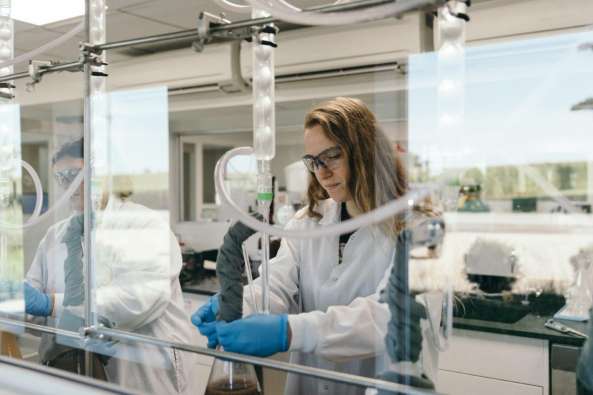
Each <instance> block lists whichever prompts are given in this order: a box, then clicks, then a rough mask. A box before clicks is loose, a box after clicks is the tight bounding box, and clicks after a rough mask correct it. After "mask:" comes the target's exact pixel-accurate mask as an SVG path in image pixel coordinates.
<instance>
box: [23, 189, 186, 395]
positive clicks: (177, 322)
mask: <svg viewBox="0 0 593 395" xmlns="http://www.w3.org/2000/svg"><path fill="white" fill-rule="evenodd" d="M96 214H97V220H96V224H97V225H96V227H95V245H94V250H93V256H94V258H95V259H94V266H95V273H96V284H97V286H96V291H95V301H96V311H97V313H98V314H99V315H100V316H102V317H104V318H106V319H107V320H109V321H110V323H111V325H112V326H113V327H114V328H116V329H120V330H126V331H130V332H134V333H138V334H142V335H147V336H153V337H157V338H159V339H164V340H170V341H176V342H181V343H187V344H195V341H196V336H197V332H196V331H195V330H194V329H193V327H192V325H191V322H190V320H189V317H188V315H187V314H186V312H185V310H184V307H183V298H182V293H181V287H180V285H179V280H178V276H179V271H180V270H181V262H182V261H181V252H180V249H179V245H178V243H177V240H176V239H175V236H174V235H173V234H172V233H171V231H170V230H169V226H168V224H167V223H166V222H165V221H163V220H162V219H161V218H160V217H159V216H158V214H157V213H156V212H154V211H151V210H149V209H147V208H146V207H143V206H141V205H138V204H135V203H132V202H129V201H126V202H124V201H122V200H120V199H117V198H114V197H112V198H111V199H110V200H109V203H108V205H107V207H106V209H105V210H104V211H101V212H97V213H96ZM69 220H70V218H68V219H66V220H64V221H62V222H60V223H57V224H56V225H54V226H52V227H51V228H50V229H49V230H48V232H47V234H46V235H45V237H44V238H43V240H42V241H41V243H40V245H39V249H38V251H37V253H36V255H35V258H34V260H33V263H32V265H31V267H30V269H29V271H28V273H27V280H28V281H29V282H30V283H31V284H32V285H33V286H35V287H37V288H39V289H41V290H43V291H44V292H51V293H55V294H56V301H55V315H56V318H55V321H56V322H57V321H58V320H59V317H60V315H61V314H62V312H63V307H62V301H63V292H64V274H63V263H64V260H65V258H66V255H67V250H66V246H65V244H64V243H62V242H61V240H62V238H63V236H64V233H65V232H66V229H67V227H68V223H69ZM75 313H76V312H75ZM50 321H51V319H50V320H48V324H51V322H50ZM115 350H116V354H115V355H114V358H112V359H111V360H110V362H109V363H108V365H107V369H106V370H107V375H108V378H109V381H111V382H115V383H118V384H120V385H122V386H124V387H126V388H130V389H134V390H139V391H141V392H142V393H154V394H177V393H179V394H191V393H195V388H196V385H195V384H196V383H195V380H196V379H197V378H194V379H191V378H190V377H191V369H192V368H193V365H194V361H195V355H193V354H189V353H184V352H179V351H175V350H165V349H162V348H156V347H153V346H149V345H145V344H141V343H136V344H133V345H131V344H123V343H120V344H117V345H116V346H115ZM40 352H41V353H43V350H40ZM42 357H43V355H42Z"/></svg>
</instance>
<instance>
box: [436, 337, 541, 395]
mask: <svg viewBox="0 0 593 395" xmlns="http://www.w3.org/2000/svg"><path fill="white" fill-rule="evenodd" d="M548 387H549V352H548V341H547V340H540V339H532V338H524V337H517V336H509V335H498V334H492V333H485V332H477V331H467V330H456V331H455V335H454V336H453V338H452V339H451V343H450V347H449V349H448V350H447V351H445V352H444V353H441V355H440V356H439V376H438V385H437V390H438V391H439V392H443V393H448V394H477V393H479V394H480V395H488V394H538V395H540V394H541V395H548V393H549V388H548Z"/></svg>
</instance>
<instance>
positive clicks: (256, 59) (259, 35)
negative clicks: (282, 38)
mask: <svg viewBox="0 0 593 395" xmlns="http://www.w3.org/2000/svg"><path fill="white" fill-rule="evenodd" d="M252 16H253V18H263V17H267V16H269V14H268V13H266V12H263V11H260V10H255V9H254V10H253V13H252ZM265 29H269V30H271V31H268V32H266V31H258V32H256V33H255V35H254V37H253V53H252V65H253V67H252V69H253V71H252V73H253V146H254V148H255V159H257V160H271V159H273V158H274V156H275V155H276V111H275V108H274V99H275V98H274V88H275V86H274V85H275V84H274V48H273V46H272V45H271V44H273V43H275V42H276V39H275V36H276V34H275V32H274V31H273V29H274V27H273V25H271V24H270V25H266V26H265V27H264V29H263V30H265Z"/></svg>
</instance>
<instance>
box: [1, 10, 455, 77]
mask: <svg viewBox="0 0 593 395" xmlns="http://www.w3.org/2000/svg"><path fill="white" fill-rule="evenodd" d="M392 1H393V0H359V1H353V2H351V3H346V4H332V5H326V6H318V7H311V8H307V9H305V11H317V12H335V11H347V10H353V9H358V8H365V7H370V6H375V5H380V4H385V3H390V2H392ZM443 1H444V0H426V5H429V4H438V3H441V2H443ZM279 22H281V20H279V19H276V18H274V17H267V18H257V19H247V20H244V21H238V22H233V23H228V24H224V25H219V26H213V27H211V28H210V30H209V32H210V33H222V32H228V31H232V30H236V29H243V28H248V27H251V26H260V25H264V24H268V23H279ZM198 37H199V35H198V32H197V29H188V30H181V31H177V32H172V33H164V34H157V35H153V36H146V37H138V38H131V39H128V40H121V41H114V42H111V43H105V44H101V45H97V46H95V48H96V49H98V50H109V49H117V48H125V47H132V46H134V45H142V44H153V43H158V42H163V41H170V40H180V39H185V38H198ZM79 64H80V62H72V63H69V64H68V65H71V67H67V66H66V65H57V66H50V67H47V68H44V69H43V71H42V74H45V73H51V72H55V71H63V70H67V69H69V68H70V69H71V68H72V67H75V66H77V65H79ZM28 76H29V73H27V72H21V73H15V74H10V75H6V76H3V77H0V82H6V81H10V80H17V79H21V78H27V77H28Z"/></svg>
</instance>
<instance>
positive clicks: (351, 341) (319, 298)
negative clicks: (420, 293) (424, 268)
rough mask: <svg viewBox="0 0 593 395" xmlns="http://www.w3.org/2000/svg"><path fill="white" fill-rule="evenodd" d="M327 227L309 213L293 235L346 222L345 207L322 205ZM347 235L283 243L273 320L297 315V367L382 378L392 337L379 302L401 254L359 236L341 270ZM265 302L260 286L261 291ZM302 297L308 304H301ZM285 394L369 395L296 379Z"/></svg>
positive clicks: (273, 275) (273, 277) (293, 320)
mask: <svg viewBox="0 0 593 395" xmlns="http://www.w3.org/2000/svg"><path fill="white" fill-rule="evenodd" d="M320 213H321V214H322V215H323V217H322V218H321V219H320V220H317V219H314V218H310V217H308V216H307V215H306V213H305V210H301V211H300V212H298V213H297V214H296V215H295V218H293V219H292V220H291V221H290V222H289V223H288V224H287V228H289V229H313V228H316V227H319V226H326V225H329V224H334V223H337V222H339V220H340V205H339V204H337V203H336V202H335V201H333V200H331V199H327V200H325V201H324V202H322V204H321V208H320ZM338 240H339V236H329V237H323V238H317V239H307V240H294V239H293V240H288V239H283V240H282V244H281V247H280V250H279V251H278V255H277V256H276V257H275V258H274V259H272V260H271V261H270V288H271V289H270V292H271V297H270V300H271V309H272V312H273V313H289V318H288V319H289V323H290V327H291V329H292V342H291V345H290V350H289V351H291V354H290V362H291V363H299V364H304V365H308V366H315V367H319V368H324V369H329V370H332V371H339V372H344V373H351V374H355V375H361V376H367V377H375V376H376V375H377V374H378V373H380V372H382V371H383V370H384V369H385V363H386V361H387V360H388V359H387V358H388V357H387V354H386V353H385V343H384V338H385V334H386V331H387V322H388V321H389V319H390V313H389V310H388V307H387V305H386V304H382V303H379V301H378V296H379V295H378V292H379V291H380V290H381V289H382V288H383V287H384V284H385V282H386V280H387V278H388V276H389V270H390V266H391V263H392V261H393V257H394V252H395V240H390V239H389V238H388V237H386V236H385V235H384V234H383V233H381V232H380V231H379V230H378V229H377V228H375V227H371V228H361V229H358V230H357V231H356V232H355V233H354V234H353V235H352V236H351V237H350V239H349V240H348V243H347V244H346V246H345V248H344V252H343V260H342V263H341V264H339V265H338ZM254 291H255V292H256V295H257V296H258V298H259V296H260V295H261V282H260V279H258V280H256V282H255V284H254ZM299 298H300V301H299ZM249 301H250V290H249V288H248V287H246V289H245V290H244V315H248V314H251V313H252V312H253V306H251V305H250V304H249ZM285 394H340V395H350V394H352V395H354V394H364V389H362V388H359V387H354V386H349V385H344V384H337V383H333V382H329V381H324V380H319V379H311V378H308V377H304V376H299V375H293V374H289V375H288V379H287V382H286V387H285Z"/></svg>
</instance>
